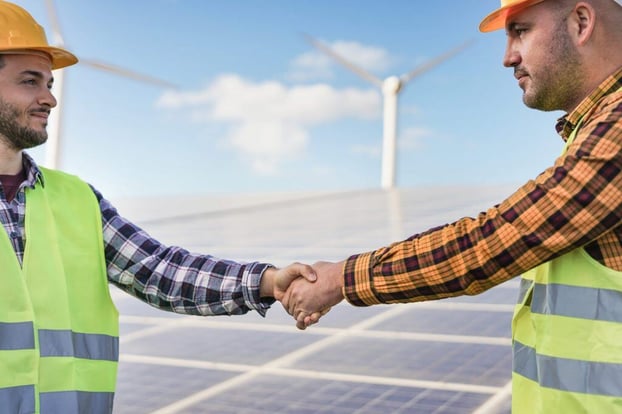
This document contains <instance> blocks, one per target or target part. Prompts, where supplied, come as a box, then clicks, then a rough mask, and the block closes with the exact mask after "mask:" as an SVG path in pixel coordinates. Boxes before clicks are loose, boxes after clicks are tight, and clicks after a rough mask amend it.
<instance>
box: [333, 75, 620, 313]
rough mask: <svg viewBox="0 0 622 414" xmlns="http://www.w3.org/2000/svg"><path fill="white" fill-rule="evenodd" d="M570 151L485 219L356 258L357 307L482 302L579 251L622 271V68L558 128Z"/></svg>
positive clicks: (349, 268) (352, 285)
mask: <svg viewBox="0 0 622 414" xmlns="http://www.w3.org/2000/svg"><path fill="white" fill-rule="evenodd" d="M579 119H582V125H581V127H580V129H579V131H578V133H577V135H576V137H575V139H574V141H573V142H572V143H571V145H569V147H568V149H567V151H566V152H565V153H564V154H563V155H562V156H561V157H559V158H557V160H555V164H554V165H553V166H552V167H550V168H548V169H547V170H545V171H544V172H543V173H542V174H540V175H539V176H538V177H537V178H536V179H534V180H531V181H529V182H527V183H526V184H525V185H523V186H522V187H521V188H519V189H518V190H517V191H516V192H515V193H514V194H512V195H510V196H509V197H508V198H507V199H506V200H505V201H503V202H502V203H501V204H499V205H498V206H495V207H492V208H490V209H488V210H487V211H486V212H482V213H480V214H479V215H478V216H477V217H476V218H470V217H467V218H463V219H460V220H458V221H456V222H454V223H451V224H447V225H444V226H442V227H438V228H435V229H432V230H429V231H427V232H425V233H421V234H416V235H414V236H411V237H409V238H408V239H406V240H404V241H401V242H397V243H394V244H392V245H390V246H388V247H383V248H380V249H378V250H375V251H372V252H368V253H363V254H358V255H354V256H351V257H350V258H348V260H347V261H346V263H345V265H344V283H345V287H344V295H345V297H346V299H347V300H348V302H350V303H351V304H353V305H356V306H367V305H374V304H378V303H397V302H417V301H424V300H431V299H441V298H445V297H450V296H458V295H462V294H467V295H476V294H479V293H481V292H483V291H485V290H487V289H489V288H491V287H493V286H496V285H498V284H500V283H503V282H505V281H507V280H509V279H511V278H514V277H516V276H519V275H521V274H522V273H524V272H525V271H527V270H529V269H531V268H533V267H536V266H538V265H539V264H541V263H545V262H547V261H549V260H551V259H553V258H555V257H557V256H560V255H563V254H564V253H567V252H569V251H571V250H573V249H577V248H581V247H583V248H584V249H585V250H586V251H587V252H588V253H589V254H590V255H591V256H592V257H593V258H594V259H596V260H597V261H599V262H600V263H602V264H603V265H605V266H608V267H610V268H612V269H616V270H619V271H622V68H621V69H620V70H618V71H617V72H616V73H615V74H613V75H611V76H610V77H609V78H607V79H606V80H605V81H604V82H603V83H602V84H601V85H600V86H599V87H598V88H597V89H596V90H595V91H594V92H593V93H592V94H590V96H588V97H587V98H585V99H584V100H583V101H582V102H581V104H580V105H579V106H578V107H577V108H576V109H575V110H574V111H573V112H572V113H569V114H567V115H566V116H564V117H563V118H561V119H560V120H559V121H558V123H557V131H558V133H559V134H560V135H561V137H562V138H563V139H564V141H566V140H567V139H568V137H569V135H570V133H571V132H572V130H573V129H574V128H575V126H576V125H577V123H578V121H579Z"/></svg>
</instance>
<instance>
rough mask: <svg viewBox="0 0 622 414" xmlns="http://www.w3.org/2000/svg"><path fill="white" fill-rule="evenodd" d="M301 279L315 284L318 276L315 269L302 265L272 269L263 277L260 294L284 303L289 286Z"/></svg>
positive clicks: (294, 264) (296, 264)
mask: <svg viewBox="0 0 622 414" xmlns="http://www.w3.org/2000/svg"><path fill="white" fill-rule="evenodd" d="M299 277H303V278H304V279H306V280H307V281H309V282H315V280H316V279H317V275H316V273H315V271H314V270H313V268H312V267H311V266H309V265H306V264H302V263H292V264H290V265H289V266H287V267H284V268H282V269H277V268H275V267H270V268H268V269H266V271H265V272H264V273H263V275H262V277H261V282H260V285H259V294H260V296H261V297H262V298H267V297H269V298H274V299H276V300H278V301H279V302H281V301H282V299H283V296H284V295H285V292H286V291H287V288H289V285H290V284H291V283H292V282H293V281H294V280H296V279H298V278H299Z"/></svg>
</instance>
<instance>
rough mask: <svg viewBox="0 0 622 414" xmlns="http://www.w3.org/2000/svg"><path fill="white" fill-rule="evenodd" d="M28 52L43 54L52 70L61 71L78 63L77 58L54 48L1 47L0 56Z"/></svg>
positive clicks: (58, 48) (63, 50)
mask: <svg viewBox="0 0 622 414" xmlns="http://www.w3.org/2000/svg"><path fill="white" fill-rule="evenodd" d="M29 50H32V51H37V52H43V53H45V54H46V55H48V56H49V57H50V60H51V61H52V69H61V68H65V67H67V66H71V65H75V64H76V63H78V58H77V57H76V56H75V55H74V54H73V53H71V52H68V51H67V50H65V49H62V48H60V47H54V46H30V47H23V46H15V47H10V46H9V47H6V46H3V47H2V48H0V54H3V55H10V54H11V52H13V51H14V52H15V53H19V54H24V53H28V51H29Z"/></svg>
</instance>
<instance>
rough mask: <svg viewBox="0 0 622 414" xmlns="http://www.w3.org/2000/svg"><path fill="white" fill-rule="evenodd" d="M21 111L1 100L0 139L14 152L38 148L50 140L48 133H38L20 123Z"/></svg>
mask: <svg viewBox="0 0 622 414" xmlns="http://www.w3.org/2000/svg"><path fill="white" fill-rule="evenodd" d="M19 116H20V111H19V110H18V109H17V108H16V107H15V106H13V105H11V104H10V103H8V102H6V101H4V100H2V99H0V139H1V140H3V141H5V142H6V143H7V144H8V145H9V146H10V147H11V148H12V149H14V150H17V151H19V150H23V149H27V148H32V147H36V146H37V145H41V144H43V143H45V141H47V139H48V133H47V131H45V130H43V131H36V130H34V129H32V128H29V127H25V126H22V125H20V124H19V123H18V121H17V120H18V119H19Z"/></svg>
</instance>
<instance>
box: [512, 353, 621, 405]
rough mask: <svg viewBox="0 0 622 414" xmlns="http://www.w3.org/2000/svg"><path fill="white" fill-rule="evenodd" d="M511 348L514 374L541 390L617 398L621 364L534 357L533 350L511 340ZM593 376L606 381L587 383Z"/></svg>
mask: <svg viewBox="0 0 622 414" xmlns="http://www.w3.org/2000/svg"><path fill="white" fill-rule="evenodd" d="M512 348H513V352H514V362H515V365H516V368H515V369H514V372H516V373H517V374H520V375H522V376H523V377H525V378H528V379H530V380H532V381H534V382H538V383H539V384H540V385H541V386H543V387H548V388H554V389H556V390H563V391H570V392H577V393H583V394H597V395H609V396H614V397H618V396H620V384H622V364H613V363H606V362H586V361H580V360H575V359H567V358H556V357H552V356H547V355H538V354H537V353H536V350H535V349H534V348H532V347H530V346H527V345H523V344H521V343H520V342H518V341H514V343H513V344H512ZM538 367H539V368H538ZM538 369H540V374H538ZM593 377H597V378H607V381H590V380H588V379H589V378H593Z"/></svg>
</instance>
